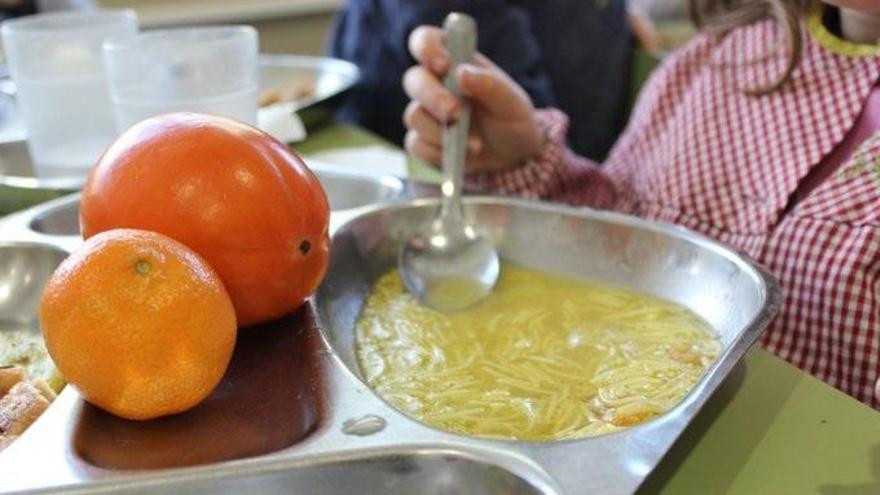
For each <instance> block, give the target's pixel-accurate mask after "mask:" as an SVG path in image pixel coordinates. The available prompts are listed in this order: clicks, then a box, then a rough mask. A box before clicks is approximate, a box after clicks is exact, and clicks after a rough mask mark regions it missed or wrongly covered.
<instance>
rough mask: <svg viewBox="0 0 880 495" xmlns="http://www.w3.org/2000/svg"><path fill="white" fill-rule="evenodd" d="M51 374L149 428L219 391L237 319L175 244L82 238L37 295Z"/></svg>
mask: <svg viewBox="0 0 880 495" xmlns="http://www.w3.org/2000/svg"><path fill="white" fill-rule="evenodd" d="M40 323H41V326H42V328H43V335H44V337H45V340H46V346H47V348H48V349H49V354H50V355H51V356H52V359H53V360H54V361H55V364H56V366H57V367H58V369H59V370H60V371H61V373H62V374H63V375H64V377H65V378H66V379H67V381H68V382H69V383H70V384H72V385H73V386H74V387H76V388H77V389H78V390H79V391H80V393H81V394H82V395H83V397H84V398H85V399H86V400H88V401H89V402H91V403H92V404H94V405H96V406H98V407H100V408H102V409H104V410H106V411H108V412H111V413H113V414H115V415H117V416H121V417H124V418H129V419H150V418H155V417H159V416H165V415H169V414H175V413H178V412H182V411H185V410H187V409H189V408H191V407H193V406H195V405H196V404H198V403H199V402H201V401H202V400H203V399H204V398H205V397H207V396H208V395H209V394H210V393H211V391H213V390H214V388H215V387H216V386H217V384H218V383H219V382H220V379H221V378H222V377H223V373H224V372H225V371H226V368H227V366H228V365H229V361H230V359H231V358H232V351H233V348H234V346H235V338H236V333H237V329H236V322H235V310H234V309H233V306H232V302H231V300H230V298H229V295H228V293H227V292H226V289H225V288H224V287H223V284H222V282H221V281H220V278H219V277H218V276H217V274H216V273H215V272H214V270H213V269H212V268H211V267H210V266H209V265H208V264H207V263H206V262H205V261H204V260H203V259H202V258H201V257H199V256H198V255H197V254H196V253H195V252H193V251H192V250H190V249H189V248H187V247H186V246H184V245H183V244H181V243H179V242H177V241H175V240H173V239H171V238H169V237H166V236H163V235H161V234H157V233H154V232H147V231H140V230H128V229H118V230H110V231H107V232H104V233H101V234H98V235H96V236H94V237H91V238H89V239H88V240H87V241H86V242H85V243H84V244H83V245H82V246H81V247H80V248H79V249H78V250H77V251H75V252H74V253H73V254H72V255H70V257H68V258H67V259H66V260H65V261H64V262H62V263H61V265H60V266H59V267H58V269H57V270H56V271H55V273H54V274H53V275H52V277H51V279H50V280H49V283H48V285H47V287H46V289H45V291H44V293H43V299H42V302H41V305H40Z"/></svg>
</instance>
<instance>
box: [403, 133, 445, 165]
mask: <svg viewBox="0 0 880 495" xmlns="http://www.w3.org/2000/svg"><path fill="white" fill-rule="evenodd" d="M403 143H404V147H406V151H408V152H409V153H410V154H411V155H413V156H415V157H418V158H421V159H422V160H425V161H426V162H428V163H433V164H434V165H438V164H440V159H441V155H442V152H441V150H440V146H437V145H433V144H429V143H428V142H427V141H425V140H424V139H421V138H420V137H419V133H418V132H417V131H414V130H412V129H410V130H409V131H407V133H406V137H405V138H404V139H403Z"/></svg>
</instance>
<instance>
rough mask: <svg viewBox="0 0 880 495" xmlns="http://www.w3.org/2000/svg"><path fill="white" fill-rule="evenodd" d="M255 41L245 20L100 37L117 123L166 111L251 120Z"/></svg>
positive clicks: (256, 67) (256, 72)
mask: <svg viewBox="0 0 880 495" xmlns="http://www.w3.org/2000/svg"><path fill="white" fill-rule="evenodd" d="M258 56H259V42H258V38H257V31H256V30H255V29H254V28H252V27H250V26H210V27H193V28H175V29H162V30H157V31H149V32H144V33H140V34H138V35H137V36H135V37H130V38H123V39H111V40H107V41H106V42H105V43H104V63H105V65H106V67H107V76H108V79H109V82H110V96H111V100H112V101H113V109H114V112H115V114H116V123H117V126H118V129H119V130H120V131H123V130H125V129H127V128H129V127H131V126H132V125H134V124H136V123H137V122H140V121H141V120H143V119H145V118H147V117H152V116H154V115H159V114H162V113H168V112H177V111H192V112H201V113H210V114H216V115H223V116H226V117H231V118H233V119H236V120H239V121H242V122H246V123H248V124H251V125H255V124H256V122H257V93H258V91H259V77H260V75H259V57H258Z"/></svg>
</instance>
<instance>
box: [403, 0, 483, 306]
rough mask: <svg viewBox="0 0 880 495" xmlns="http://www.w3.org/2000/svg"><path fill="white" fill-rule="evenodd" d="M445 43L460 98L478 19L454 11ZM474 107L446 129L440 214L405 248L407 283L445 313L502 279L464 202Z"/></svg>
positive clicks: (450, 85)
mask: <svg viewBox="0 0 880 495" xmlns="http://www.w3.org/2000/svg"><path fill="white" fill-rule="evenodd" d="M443 30H444V34H443V42H444V45H445V46H446V49H447V51H448V52H449V58H450V64H449V65H450V69H449V74H448V75H447V77H446V80H445V81H444V84H445V86H446V88H447V89H448V90H449V91H450V92H451V93H452V94H454V95H456V96H460V95H461V92H460V91H459V89H458V83H457V81H456V79H455V72H456V68H457V67H458V66H459V65H460V64H462V63H467V62H470V61H471V60H472V59H473V56H474V53H475V52H476V46H477V27H476V22H475V21H474V20H473V19H472V18H471V17H469V16H467V15H465V14H460V13H452V14H449V16H447V17H446V21H445V22H444V23H443ZM469 126H470V106H469V105H468V103H467V101H464V100H463V101H462V110H461V112H460V113H459V116H458V118H457V119H456V120H455V122H453V123H451V124H448V125H447V126H446V127H444V129H443V186H442V187H441V191H442V193H443V201H442V203H441V206H440V210H439V211H438V214H437V218H436V219H434V221H433V222H431V224H430V225H429V226H428V228H427V229H425V231H423V232H420V233H417V234H416V235H414V236H413V237H412V238H410V239H409V240H408V241H407V242H406V243H404V245H403V248H402V249H401V251H400V259H399V266H400V274H401V278H402V279H403V284H404V285H405V286H406V288H407V289H408V290H409V291H410V293H412V294H413V295H414V296H415V297H416V298H417V299H419V300H420V301H421V302H422V304H425V305H426V306H429V307H431V308H434V309H437V310H440V311H455V310H459V309H463V308H466V307H468V306H471V305H472V304H474V303H476V302H477V301H479V300H480V299H482V298H484V297H486V296H487V295H488V294H489V293H490V292H491V291H492V288H493V287H494V286H495V283H496V282H497V281H498V275H499V272H500V263H499V260H498V252H497V250H496V249H495V246H494V245H493V243H492V241H491V239H489V238H488V237H487V236H485V235H482V234H480V233H479V232H478V231H477V230H476V229H475V228H474V226H473V225H471V223H470V222H469V221H468V219H467V217H466V216H465V214H464V210H463V208H462V206H461V186H462V182H463V181H464V165H465V163H464V162H465V152H466V148H465V146H466V143H467V134H468V127H469Z"/></svg>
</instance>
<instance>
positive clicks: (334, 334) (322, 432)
mask: <svg viewBox="0 0 880 495" xmlns="http://www.w3.org/2000/svg"><path fill="white" fill-rule="evenodd" d="M319 174H320V171H319ZM326 176H327V175H326V174H325V179H324V180H326ZM380 182H381V181H380ZM392 182H393V181H392ZM404 186H405V187H404ZM328 189H330V188H329V187H328ZM413 190H417V189H412V188H410V187H409V185H408V184H402V186H401V189H400V191H401V192H402V194H408V193H411V191H413ZM331 195H332V193H331ZM393 199H394V201H393V202H391V203H388V202H386V203H384V204H382V205H373V206H365V207H361V208H355V209H345V210H336V211H334V212H333V214H332V219H331V225H332V227H331V229H332V234H333V237H334V241H333V247H332V254H331V264H330V268H329V271H328V274H327V277H326V278H325V280H324V282H323V284H322V285H321V287H320V289H319V291H318V293H317V294H316V295H315V297H314V298H313V300H312V301H311V302H310V303H309V304H308V305H306V306H304V307H303V308H302V309H301V310H300V311H298V312H297V313H295V314H293V315H290V316H289V317H287V318H285V319H282V320H280V321H278V322H274V323H272V324H269V325H267V326H266V328H261V329H249V330H245V331H243V332H242V333H241V337H240V339H241V340H240V342H239V346H238V348H237V350H236V356H235V358H234V361H233V365H232V366H231V368H230V371H229V372H228V374H227V376H226V377H225V378H224V383H223V385H221V386H220V387H219V388H218V389H217V391H215V393H214V395H213V396H212V397H211V398H210V399H208V400H207V401H206V402H205V403H204V404H202V405H200V406H199V407H197V408H196V409H194V410H192V411H190V412H189V413H185V414H182V415H179V416H175V417H171V418H165V419H160V420H157V421H155V422H149V423H133V422H126V421H124V420H120V419H118V418H114V417H111V416H109V415H107V414H105V413H103V412H101V411H98V410H97V409H94V408H92V407H91V406H89V405H88V404H85V403H84V402H83V401H82V400H81V399H80V397H79V396H78V394H77V393H76V392H75V391H74V390H73V389H71V388H67V389H66V390H65V391H63V392H62V394H61V395H60V396H59V398H58V399H57V400H56V402H55V403H54V404H53V405H52V406H51V407H50V408H49V410H48V411H47V412H46V413H45V414H44V415H43V416H42V417H41V418H40V419H39V420H38V421H37V422H36V423H35V424H34V425H33V426H32V427H31V429H30V430H29V431H28V432H27V433H26V434H25V435H24V436H23V437H22V438H21V439H20V440H19V441H18V442H16V443H15V444H13V445H12V446H11V447H10V448H9V449H7V450H6V451H5V452H3V453H2V454H0V479H2V480H4V482H3V484H2V486H0V491H4V490H22V489H32V490H36V491H52V492H70V493H106V492H110V491H113V492H114V493H115V492H121V493H142V492H145V491H149V492H150V493H169V494H170V493H193V494H195V493H242V492H244V491H248V490H249V491H251V492H254V493H269V494H272V493H290V492H291V490H295V491H297V492H301V493H311V494H325V493H326V494H343V493H392V494H396V493H423V494H438V495H439V494H448V493H490V494H496V493H497V494H573V493H606V494H618V493H620V494H623V493H632V492H633V491H634V490H636V488H637V487H638V486H639V484H640V483H641V482H642V481H643V480H644V478H645V477H646V476H647V474H648V473H649V472H650V471H651V470H652V469H653V468H654V467H655V466H656V464H657V463H658V462H659V460H660V459H661V458H662V456H663V455H664V453H665V452H666V451H667V450H668V449H669V448H670V446H671V445H672V444H673V443H674V441H675V439H676V438H677V437H678V435H679V434H680V433H681V432H682V430H683V429H684V428H685V426H686V425H687V424H688V423H689V422H690V420H691V419H692V418H693V417H694V415H695V414H696V412H697V411H698V410H699V408H700V407H701V406H702V405H703V403H704V402H705V401H706V400H707V398H708V397H709V396H710V395H711V393H712V392H713V391H714V390H715V388H716V387H717V386H718V384H719V383H720V382H721V380H722V379H723V378H724V377H725V376H726V375H727V374H728V373H729V372H730V370H731V368H732V367H733V365H734V364H735V363H736V362H737V361H738V360H739V359H740V358H741V357H742V355H743V353H744V352H745V351H746V350H747V349H748V347H749V346H750V345H751V344H752V343H753V342H754V341H755V340H756V339H757V337H758V336H759V334H760V332H761V331H762V329H763V328H764V326H766V324H767V323H768V322H769V319H770V318H771V316H772V315H773V314H774V312H775V311H776V309H777V307H778V289H777V288H776V285H775V282H773V280H772V279H770V278H769V277H767V276H766V275H765V274H764V273H763V272H761V271H760V269H758V268H756V267H755V266H753V265H752V264H751V263H750V262H749V261H747V260H745V259H744V258H742V257H740V256H738V255H737V254H736V253H734V252H732V251H730V250H728V249H726V248H724V247H721V246H719V245H717V244H715V243H713V242H712V241H709V240H707V239H705V238H703V237H700V236H697V235H694V234H692V233H690V232H688V231H686V230H684V229H680V228H677V227H673V226H668V225H661V224H655V223H650V222H645V221H642V220H638V219H634V218H631V217H626V216H622V215H616V214H612V213H603V212H597V211H592V210H584V209H573V208H567V207H561V206H553V205H543V204H539V203H531V202H524V201H518V200H510V199H501V198H468V199H467V200H466V209H467V211H468V212H469V214H472V215H474V216H475V217H476V219H477V222H478V223H479V224H480V225H482V226H485V228H486V229H487V233H488V234H489V235H491V236H493V237H494V239H495V240H496V241H497V242H498V244H499V247H500V250H501V255H502V257H503V258H504V259H506V260H508V261H513V262H515V263H518V264H521V265H525V266H529V267H533V268H537V269H541V270H546V271H549V272H555V273H564V274H566V275H568V276H572V277H576V278H591V279H598V280H600V281H604V282H606V283H609V284H612V285H618V286H623V287H629V288H634V289H638V290H641V291H645V292H649V293H652V294H656V295H659V296H661V297H664V298H666V299H669V300H672V301H675V302H678V303H679V304H683V305H685V306H687V307H689V308H690V309H692V310H694V311H695V312H696V313H697V314H700V315H701V316H703V317H704V318H706V319H707V320H708V321H709V322H710V323H711V324H712V325H713V326H714V327H715V328H716V330H717V331H718V332H719V334H720V335H721V340H722V345H723V351H722V354H721V356H720V357H719V359H718V361H717V362H716V363H715V364H714V365H713V366H712V367H711V368H710V370H709V371H708V372H707V374H706V375H705V376H704V378H703V379H702V380H701V381H700V383H699V384H698V385H697V386H696V387H695V388H694V390H693V391H692V392H691V393H690V394H689V395H688V396H687V397H686V398H685V399H684V400H683V401H682V402H681V403H680V404H679V405H678V406H677V407H675V408H674V409H673V410H671V411H670V412H668V413H666V414H664V415H662V416H660V417H658V418H655V419H653V420H651V421H649V422H647V423H645V424H642V425H639V426H636V427H633V428H630V429H628V430H624V431H621V432H617V433H612V434H608V435H604V436H600V437H595V438H586V439H574V440H564V441H557V442H545V443H539V442H515V441H497V440H487V439H479V438H473V437H465V436H459V435H455V434H452V433H448V432H443V431H439V430H436V429H433V428H430V427H428V426H426V425H423V424H421V423H419V422H417V421H415V420H413V419H411V418H409V417H407V416H405V415H403V414H401V413H400V412H398V411H396V410H395V409H394V408H393V407H392V406H390V405H389V404H387V403H386V402H385V401H384V400H382V399H381V398H380V397H379V396H378V395H376V394H375V393H374V392H373V391H372V390H371V389H370V388H369V387H368V386H367V385H366V384H365V383H364V382H363V381H362V380H361V379H360V378H359V375H360V373H359V371H358V369H357V366H356V360H355V354H354V345H355V341H354V321H355V319H356V317H357V314H358V312H359V310H360V306H361V304H362V302H363V299H364V297H365V295H366V294H367V292H368V290H369V288H370V286H371V284H372V283H373V281H374V280H375V279H376V278H377V277H379V276H380V275H382V274H383V273H384V272H385V271H386V270H387V269H389V268H391V267H392V266H394V263H395V259H396V254H397V247H398V245H399V243H400V241H401V239H404V238H406V237H407V236H408V235H409V234H410V232H412V231H413V230H414V229H416V228H418V226H419V225H421V222H423V221H425V220H427V219H429V218H431V217H432V215H433V212H434V210H435V208H436V206H437V201H436V199H415V200H404V199H402V198H401V197H395V198H393ZM76 204H77V197H76V196H71V197H66V198H62V199H59V200H55V201H53V202H50V203H47V204H45V205H42V206H38V207H35V208H32V209H30V210H27V211H25V212H22V213H19V214H16V215H13V216H11V217H7V218H5V219H2V220H0V239H4V242H5V243H6V244H14V245H41V246H42V245H45V246H46V247H47V248H46V249H48V251H47V252H56V251H55V250H61V251H70V250H72V249H74V248H75V247H76V245H78V243H79V242H81V241H80V240H79V239H78V237H76V236H69V235H68V236H65V235H50V234H47V233H46V232H38V231H35V230H34V228H33V227H34V226H35V225H40V222H36V223H35V219H38V218H45V217H41V215H45V214H47V213H49V212H56V213H57V212H58V211H61V210H64V209H65V208H67V209H69V210H73V211H75V210H76ZM72 217H75V215H73V216H72ZM68 218H71V215H70V212H68ZM43 221H44V222H45V220H43ZM62 223H63V222H62ZM68 223H69V222H68ZM43 225H45V223H43ZM56 254H57V252H56ZM47 265H51V263H47ZM358 425H365V426H367V427H366V428H358V427H356V426H358Z"/></svg>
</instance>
